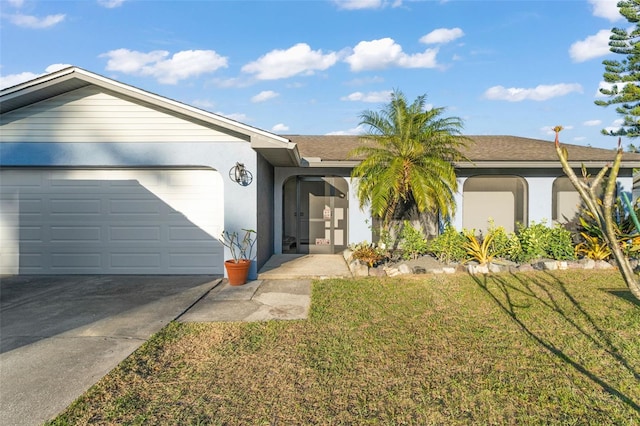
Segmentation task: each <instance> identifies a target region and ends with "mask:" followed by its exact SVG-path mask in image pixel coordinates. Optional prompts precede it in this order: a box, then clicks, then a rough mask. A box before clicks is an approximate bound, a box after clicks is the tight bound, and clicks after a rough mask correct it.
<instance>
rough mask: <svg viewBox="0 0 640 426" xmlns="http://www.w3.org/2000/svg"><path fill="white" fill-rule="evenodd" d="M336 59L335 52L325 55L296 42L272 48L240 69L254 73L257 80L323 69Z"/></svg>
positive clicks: (304, 73) (273, 78) (330, 65)
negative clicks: (284, 46)
mask: <svg viewBox="0 0 640 426" xmlns="http://www.w3.org/2000/svg"><path fill="white" fill-rule="evenodd" d="M337 61H338V55H337V54H336V53H335V52H330V53H327V54H326V55H325V54H323V53H322V50H311V47H309V45H308V44H306V43H298V44H296V45H295V46H292V47H290V48H289V49H287V50H280V49H276V50H272V51H271V52H269V53H267V54H266V55H263V56H261V57H260V58H259V59H258V60H256V61H253V62H250V63H248V64H246V65H244V66H243V67H242V71H243V72H245V73H249V74H255V75H256V78H258V79H259V80H277V79H280V78H288V77H293V76H294V75H298V74H302V75H311V74H313V73H314V72H315V71H324V70H326V69H327V68H329V67H332V66H333V65H335V63H336V62H337Z"/></svg>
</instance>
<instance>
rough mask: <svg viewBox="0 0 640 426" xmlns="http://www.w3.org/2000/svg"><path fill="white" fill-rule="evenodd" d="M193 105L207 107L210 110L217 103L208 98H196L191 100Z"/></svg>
mask: <svg viewBox="0 0 640 426" xmlns="http://www.w3.org/2000/svg"><path fill="white" fill-rule="evenodd" d="M191 105H193V106H194V107H198V108H201V109H206V110H210V109H211V108H213V107H214V106H215V103H213V102H211V101H210V100H208V99H195V100H193V101H192V102H191Z"/></svg>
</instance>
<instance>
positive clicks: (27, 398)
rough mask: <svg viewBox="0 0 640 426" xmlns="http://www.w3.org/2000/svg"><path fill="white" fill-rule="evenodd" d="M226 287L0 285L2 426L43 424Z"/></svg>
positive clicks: (195, 280)
mask: <svg viewBox="0 0 640 426" xmlns="http://www.w3.org/2000/svg"><path fill="white" fill-rule="evenodd" d="M219 282H220V279H219V277H215V276H204V275H190V276H113V275H110V276H105V275H99V276H98V275H91V276H89V275H87V276H82V275H81V276H68V275H67V276H16V277H7V278H1V279H0V395H1V397H0V424H2V425H11V424H20V425H29V424H42V423H43V422H44V421H46V420H49V419H50V418H52V417H53V416H55V415H56V414H58V413H59V412H60V411H62V410H63V409H64V408H66V407H67V406H68V405H69V404H70V403H71V402H73V401H74V400H75V399H76V398H77V397H78V396H80V395H81V394H82V393H84V392H85V391H86V390H87V389H88V388H89V387H90V386H91V385H93V384H94V383H96V382H97V381H98V380H99V379H100V378H101V377H103V376H104V375H105V374H106V373H108V372H109V371H110V370H111V369H113V368H114V367H115V366H116V365H118V363H120V362H121V361H122V360H123V359H124V358H126V357H127V356H128V355H129V354H131V353H132V352H133V351H134V350H136V349H137V348H138V347H139V346H140V345H141V344H142V343H144V342H145V341H146V340H147V339H148V338H149V337H150V336H151V335H153V334H154V333H156V332H157V331H159V330H160V329H161V328H162V327H163V326H165V325H166V324H167V323H169V322H170V321H172V320H174V319H176V318H177V317H178V316H180V315H181V314H182V313H183V312H185V311H186V310H187V309H188V308H189V307H191V306H192V305H193V304H194V303H195V302H196V301H198V300H199V299H200V298H202V297H203V296H204V295H205V294H207V293H208V292H209V291H210V290H211V289H212V288H213V287H215V286H216V285H218V283H219Z"/></svg>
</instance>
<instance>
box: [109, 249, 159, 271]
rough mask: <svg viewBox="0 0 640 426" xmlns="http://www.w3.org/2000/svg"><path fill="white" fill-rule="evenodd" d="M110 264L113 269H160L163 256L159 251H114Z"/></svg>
mask: <svg viewBox="0 0 640 426" xmlns="http://www.w3.org/2000/svg"><path fill="white" fill-rule="evenodd" d="M109 263H110V266H111V268H113V269H122V268H126V269H129V270H130V269H145V268H147V269H159V268H161V267H162V256H161V255H160V254H159V253H152V252H149V253H144V252H139V251H138V252H135V253H127V254H124V253H112V254H111V255H110V262H109Z"/></svg>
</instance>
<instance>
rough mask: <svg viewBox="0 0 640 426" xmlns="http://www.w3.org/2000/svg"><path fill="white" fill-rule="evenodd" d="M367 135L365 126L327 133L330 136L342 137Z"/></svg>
mask: <svg viewBox="0 0 640 426" xmlns="http://www.w3.org/2000/svg"><path fill="white" fill-rule="evenodd" d="M364 133H365V129H364V126H363V125H359V126H358V127H354V128H352V129H347V130H336V131H335V132H329V133H327V135H328V136H341V135H362V134H364Z"/></svg>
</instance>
